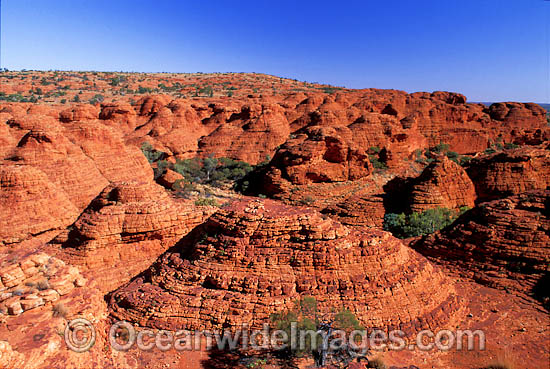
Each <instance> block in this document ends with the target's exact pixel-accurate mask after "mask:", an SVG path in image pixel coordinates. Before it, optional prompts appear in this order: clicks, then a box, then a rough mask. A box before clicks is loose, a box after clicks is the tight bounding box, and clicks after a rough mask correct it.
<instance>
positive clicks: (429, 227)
mask: <svg viewBox="0 0 550 369" xmlns="http://www.w3.org/2000/svg"><path fill="white" fill-rule="evenodd" d="M468 210H469V208H468V207H466V206H464V207H461V208H460V209H459V210H458V211H456V210H452V209H447V208H436V209H427V210H425V211H423V212H420V213H416V212H415V213H411V214H405V213H400V214H395V213H388V214H386V215H384V230H386V231H389V232H391V233H392V234H393V235H394V236H395V237H398V238H409V237H416V236H423V235H426V234H431V233H434V232H435V231H438V230H440V229H443V228H445V227H447V226H448V225H450V224H452V223H453V222H454V221H455V220H456V219H457V218H458V217H459V216H460V215H462V214H463V213H465V212H466V211H468Z"/></svg>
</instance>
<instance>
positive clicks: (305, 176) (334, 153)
mask: <svg viewBox="0 0 550 369" xmlns="http://www.w3.org/2000/svg"><path fill="white" fill-rule="evenodd" d="M306 132H307V135H305V134H301V135H298V136H297V137H296V138H294V139H291V140H289V141H288V142H287V143H286V144H285V145H284V146H283V147H282V148H281V149H280V150H279V151H277V154H276V155H275V157H274V158H273V160H272V161H271V163H270V168H269V171H268V172H267V173H266V177H265V178H263V181H264V183H266V184H268V185H267V186H265V192H264V193H268V194H274V193H278V192H282V191H283V190H284V189H285V187H288V186H289V185H290V184H298V185H304V184H309V183H319V182H343V181H348V180H355V179H359V178H362V177H365V176H367V175H368V174H369V173H370V172H371V171H372V165H371V164H370V161H369V158H368V156H367V154H366V153H365V152H364V151H363V150H361V149H359V148H355V147H350V146H348V144H347V143H346V141H345V140H343V139H342V138H341V137H340V136H339V135H338V133H337V132H336V130H335V129H334V128H331V127H319V126H315V127H310V128H308V129H307V131H306ZM284 182H287V183H286V184H285V183H284ZM277 187H278V188H277Z"/></svg>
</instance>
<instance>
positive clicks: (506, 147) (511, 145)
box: [504, 142, 519, 149]
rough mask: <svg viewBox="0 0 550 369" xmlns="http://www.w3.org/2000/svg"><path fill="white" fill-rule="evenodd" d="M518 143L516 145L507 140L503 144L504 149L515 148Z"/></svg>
mask: <svg viewBox="0 0 550 369" xmlns="http://www.w3.org/2000/svg"><path fill="white" fill-rule="evenodd" d="M518 147H519V145H516V144H515V143H511V142H508V143H506V144H504V148H505V149H517V148H518Z"/></svg>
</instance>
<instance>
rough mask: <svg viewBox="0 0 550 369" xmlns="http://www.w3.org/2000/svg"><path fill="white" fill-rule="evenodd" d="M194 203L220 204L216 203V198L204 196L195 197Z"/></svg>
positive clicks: (200, 204)
mask: <svg viewBox="0 0 550 369" xmlns="http://www.w3.org/2000/svg"><path fill="white" fill-rule="evenodd" d="M195 205H197V206H220V204H218V202H217V201H216V199H212V198H206V197H201V198H200V199H197V200H196V201H195Z"/></svg>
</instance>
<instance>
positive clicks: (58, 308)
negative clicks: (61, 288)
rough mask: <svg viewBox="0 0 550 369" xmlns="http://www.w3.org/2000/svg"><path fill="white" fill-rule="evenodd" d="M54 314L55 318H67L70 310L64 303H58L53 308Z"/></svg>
mask: <svg viewBox="0 0 550 369" xmlns="http://www.w3.org/2000/svg"><path fill="white" fill-rule="evenodd" d="M52 312H53V316H54V317H62V318H65V317H67V314H68V313H69V310H67V308H66V307H65V304H63V303H62V302H58V303H57V304H55V305H54V306H53V307H52Z"/></svg>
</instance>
